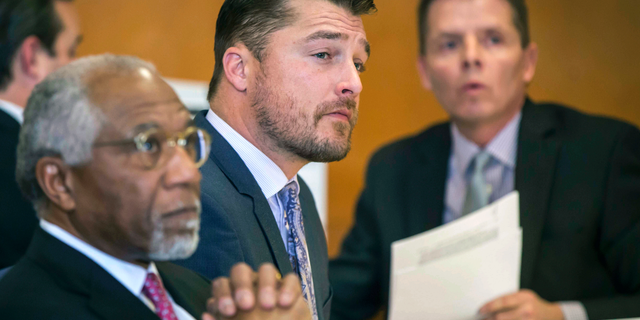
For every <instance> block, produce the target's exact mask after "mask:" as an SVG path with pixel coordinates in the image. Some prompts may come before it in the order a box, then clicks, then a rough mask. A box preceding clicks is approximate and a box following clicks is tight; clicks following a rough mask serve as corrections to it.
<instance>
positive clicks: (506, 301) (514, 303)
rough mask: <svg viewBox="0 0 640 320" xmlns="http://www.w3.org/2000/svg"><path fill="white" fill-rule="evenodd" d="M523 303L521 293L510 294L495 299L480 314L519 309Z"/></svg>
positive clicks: (483, 307)
mask: <svg viewBox="0 0 640 320" xmlns="http://www.w3.org/2000/svg"><path fill="white" fill-rule="evenodd" d="M521 303H522V299H521V295H520V294H519V293H514V294H509V295H506V296H502V297H500V298H498V299H495V300H493V301H491V302H489V303H487V304H485V305H484V306H482V308H480V314H491V313H497V312H501V311H506V310H509V309H514V308H517V307H518V306H519V305H520V304H521Z"/></svg>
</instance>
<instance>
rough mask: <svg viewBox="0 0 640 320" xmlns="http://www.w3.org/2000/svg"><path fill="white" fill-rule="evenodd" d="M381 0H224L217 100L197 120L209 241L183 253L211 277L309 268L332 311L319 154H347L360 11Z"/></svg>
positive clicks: (326, 158) (307, 290) (308, 278)
mask: <svg viewBox="0 0 640 320" xmlns="http://www.w3.org/2000/svg"><path fill="white" fill-rule="evenodd" d="M374 10H375V5H374V4H373V0H355V1H352V0H330V1H325V0H227V1H225V2H224V4H223V5H222V8H221V9H220V13H219V16H218V21H217V25H216V38H215V60H216V65H215V70H214V73H213V77H212V79H211V84H210V88H209V102H210V106H211V109H210V110H207V111H203V112H201V113H199V114H197V115H196V118H195V121H196V124H197V125H198V126H200V127H202V128H205V129H206V130H207V131H208V132H209V134H211V136H212V138H213V145H212V150H211V157H210V159H209V160H208V161H207V163H205V164H204V165H203V167H202V168H201V172H202V175H203V180H202V197H201V198H202V207H203V214H202V229H201V232H200V235H201V238H202V241H201V245H200V246H199V247H198V249H197V250H196V252H195V253H194V255H193V256H191V258H190V259H188V260H185V261H181V262H178V263H179V264H181V265H183V266H186V267H188V268H191V269H193V270H196V271H198V272H200V273H202V274H204V275H206V276H208V277H210V278H214V277H218V276H223V275H226V274H227V272H228V270H229V269H230V267H231V266H232V265H234V264H235V263H237V262H246V263H247V264H248V265H249V266H251V267H253V268H254V269H255V268H256V267H257V266H259V265H260V264H262V263H265V262H269V263H273V264H275V265H276V266H277V268H278V270H279V271H280V272H281V273H282V274H287V273H289V272H292V271H293V272H295V273H296V274H297V275H299V276H300V279H301V282H302V286H303V294H304V297H305V299H307V302H308V303H309V309H310V310H311V313H312V314H313V316H314V319H327V317H328V315H329V308H330V302H331V301H330V292H331V289H330V286H329V281H328V274H327V265H328V257H327V245H326V239H325V235H324V230H323V228H322V224H321V222H320V218H319V216H318V212H317V209H316V206H315V202H314V200H313V196H312V195H311V192H310V190H309V187H308V186H307V185H306V184H305V183H304V181H302V179H300V178H299V177H298V176H297V173H298V171H299V170H300V169H301V168H302V167H303V166H304V165H306V164H307V163H309V162H310V161H316V162H330V161H336V160H340V159H342V158H343V157H345V156H346V154H347V152H348V151H349V148H350V137H351V131H352V130H353V127H354V126H355V124H356V119H357V111H358V102H359V97H360V92H361V91H362V83H361V82H360V73H361V72H362V71H364V64H365V62H366V61H367V59H368V57H369V44H368V42H367V40H366V34H365V31H364V27H363V24H362V19H361V18H360V15H362V14H367V13H370V12H372V11H374Z"/></svg>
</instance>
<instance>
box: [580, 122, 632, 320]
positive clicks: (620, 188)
mask: <svg viewBox="0 0 640 320" xmlns="http://www.w3.org/2000/svg"><path fill="white" fill-rule="evenodd" d="M604 203H605V207H604V212H603V215H602V217H601V219H602V221H601V229H600V239H599V243H598V244H597V245H598V246H599V251H600V253H601V257H602V259H603V262H604V264H605V266H606V267H607V269H608V271H609V273H610V275H611V277H612V279H613V282H614V283H615V285H616V289H617V291H618V292H619V295H618V296H616V297H607V298H601V299H594V300H586V301H581V302H582V303H583V304H584V306H585V308H586V310H587V314H588V316H589V319H590V320H597V319H617V318H630V317H637V316H638V315H640V131H638V130H637V129H636V128H635V127H631V126H629V127H628V128H627V130H623V131H622V133H621V134H620V138H619V139H618V140H617V143H616V147H615V148H614V151H613V154H612V157H611V162H610V168H609V177H608V180H607V187H606V194H605V202H604ZM585 281H589V279H585Z"/></svg>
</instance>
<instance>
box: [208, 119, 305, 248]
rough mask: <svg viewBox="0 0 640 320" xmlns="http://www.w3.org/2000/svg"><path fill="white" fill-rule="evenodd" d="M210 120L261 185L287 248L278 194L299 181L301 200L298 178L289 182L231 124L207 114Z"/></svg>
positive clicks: (295, 177) (281, 207) (281, 205)
mask: <svg viewBox="0 0 640 320" xmlns="http://www.w3.org/2000/svg"><path fill="white" fill-rule="evenodd" d="M207 120H208V121H209V123H211V125H212V126H213V127H214V128H215V129H216V130H217V131H218V133H220V135H221V136H222V137H223V138H224V139H225V140H227V142H228V143H229V144H230V145H231V147H232V148H233V150H235V151H236V152H237V153H238V155H239V156H240V159H242V161H243V162H244V164H245V165H246V166H247V168H249V171H250V172H251V174H252V175H253V178H254V179H256V182H258V186H260V189H261V190H262V193H263V194H264V197H265V198H267V201H268V202H269V207H270V208H271V212H272V213H273V217H274V218H275V219H276V223H277V224H278V229H279V230H280V236H281V237H282V242H283V243H285V244H286V243H287V237H288V231H287V228H286V227H285V219H284V205H283V204H282V202H281V201H280V198H278V192H280V190H282V188H284V186H285V185H287V183H289V181H295V183H296V185H298V188H297V189H298V196H299V195H300V185H299V184H298V176H297V175H296V176H294V177H293V178H292V179H287V176H286V175H285V174H284V172H282V169H280V167H278V165H277V164H275V163H274V162H273V161H272V160H271V159H269V157H267V156H266V155H265V154H264V153H263V152H262V151H260V150H259V149H258V148H257V147H256V146H254V145H253V144H251V142H249V141H248V140H247V139H245V138H244V137H243V136H242V135H240V134H239V133H238V132H237V131H235V130H234V129H233V128H231V126H230V125H229V124H227V123H226V122H225V121H224V120H222V119H221V118H220V117H219V116H218V115H217V114H215V113H214V112H213V111H211V110H209V111H208V112H207Z"/></svg>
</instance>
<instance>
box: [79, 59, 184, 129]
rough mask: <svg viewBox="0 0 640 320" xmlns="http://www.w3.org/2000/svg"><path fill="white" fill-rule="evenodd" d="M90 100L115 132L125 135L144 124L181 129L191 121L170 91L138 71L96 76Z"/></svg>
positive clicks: (92, 79) (154, 76)
mask: <svg viewBox="0 0 640 320" xmlns="http://www.w3.org/2000/svg"><path fill="white" fill-rule="evenodd" d="M89 87H90V88H91V90H90V91H91V92H90V98H91V100H92V101H93V102H94V103H95V104H96V105H98V106H99V107H100V108H101V109H102V111H103V113H104V115H105V116H106V118H107V121H108V122H109V124H111V125H112V126H113V127H114V128H115V129H116V130H117V131H119V132H121V133H123V134H127V133H130V131H131V130H133V129H134V128H136V127H138V126H140V125H143V124H155V125H157V126H159V127H160V128H162V129H164V130H168V131H177V130H182V129H183V128H184V127H185V126H186V125H187V123H188V122H189V121H190V120H191V118H190V114H189V111H188V110H187V109H186V108H185V107H184V105H183V104H182V103H181V102H180V100H179V99H178V96H177V95H176V94H175V92H174V91H173V89H171V87H169V85H168V84H167V83H166V82H164V80H162V79H161V78H160V77H159V76H157V75H155V74H152V73H151V72H150V71H149V70H147V69H144V68H141V69H138V71H137V72H131V73H127V74H118V75H113V74H98V75H95V76H93V77H92V78H91V79H90V80H89Z"/></svg>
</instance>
